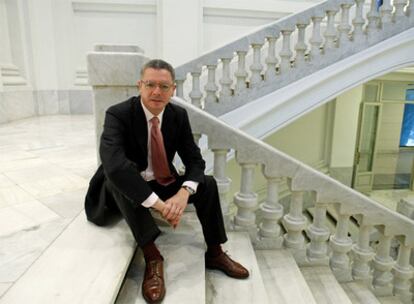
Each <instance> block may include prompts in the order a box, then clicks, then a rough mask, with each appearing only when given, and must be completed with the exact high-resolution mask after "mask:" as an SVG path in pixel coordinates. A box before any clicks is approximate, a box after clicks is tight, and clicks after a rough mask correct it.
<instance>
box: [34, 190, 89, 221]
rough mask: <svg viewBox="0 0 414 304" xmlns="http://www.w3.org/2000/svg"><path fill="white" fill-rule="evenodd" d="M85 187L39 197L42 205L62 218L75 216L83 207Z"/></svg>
mask: <svg viewBox="0 0 414 304" xmlns="http://www.w3.org/2000/svg"><path fill="white" fill-rule="evenodd" d="M85 194H86V188H81V189H79V190H75V191H71V192H62V193H59V194H56V195H52V196H48V197H43V198H40V199H39V201H41V202H42V203H43V204H44V205H46V206H47V207H48V208H50V209H51V210H53V211H54V212H56V213H57V214H58V215H59V216H61V217H62V218H68V219H70V218H74V217H76V216H77V215H78V214H79V213H80V212H81V211H82V210H83V207H84V202H85Z"/></svg>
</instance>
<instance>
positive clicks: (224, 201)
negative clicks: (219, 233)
mask: <svg viewBox="0 0 414 304" xmlns="http://www.w3.org/2000/svg"><path fill="white" fill-rule="evenodd" d="M212 151H213V153H214V173H213V175H214V178H215V179H216V182H217V187H218V192H219V196H220V204H221V210H222V211H223V217H224V223H225V224H226V227H229V225H230V209H229V201H228V193H229V189H230V183H231V179H230V178H228V177H227V176H226V164H227V153H228V150H227V149H212Z"/></svg>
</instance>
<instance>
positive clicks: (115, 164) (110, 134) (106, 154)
mask: <svg viewBox="0 0 414 304" xmlns="http://www.w3.org/2000/svg"><path fill="white" fill-rule="evenodd" d="M121 117H122V115H121V113H117V111H115V109H113V108H110V109H108V111H107V112H106V114H105V123H104V128H103V133H102V136H101V142H100V147H99V154H100V157H101V161H102V166H103V168H104V172H105V176H106V178H107V179H108V180H109V181H110V182H111V183H112V184H113V185H114V186H115V187H116V188H117V189H118V190H119V191H120V192H121V193H122V194H123V195H125V196H126V197H127V198H128V199H129V200H131V201H133V202H136V203H137V204H141V203H142V202H143V201H144V200H145V199H147V198H148V197H149V196H150V194H151V193H152V190H151V188H150V187H149V186H148V185H147V183H146V182H145V180H144V179H143V178H142V176H141V175H140V172H139V170H138V167H137V165H136V164H135V163H134V162H132V161H131V160H129V159H128V158H127V156H126V153H125V140H126V134H127V133H128V130H126V128H127V126H126V124H125V119H121Z"/></svg>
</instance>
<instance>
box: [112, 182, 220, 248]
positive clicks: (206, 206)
mask: <svg viewBox="0 0 414 304" xmlns="http://www.w3.org/2000/svg"><path fill="white" fill-rule="evenodd" d="M183 181H184V180H183V177H181V176H179V177H177V180H176V181H175V182H174V183H172V184H170V185H168V186H162V185H160V184H158V183H157V182H156V181H150V182H148V185H149V186H150V187H151V189H152V190H153V191H154V192H155V193H156V194H157V195H158V196H159V197H160V198H161V199H162V200H164V201H165V200H167V199H168V198H170V197H171V196H173V195H174V194H176V193H177V192H178V190H179V189H180V188H181V186H182V184H183ZM105 186H106V189H107V190H108V191H109V192H110V193H111V194H112V196H113V197H114V199H115V202H116V205H117V206H118V209H119V210H120V212H121V214H122V216H123V217H124V218H125V220H126V222H127V224H128V226H129V227H130V228H131V230H132V233H133V235H134V237H135V240H136V242H137V244H138V246H140V247H141V248H142V247H143V246H145V245H146V244H147V243H149V242H151V241H154V240H155V239H156V238H157V237H158V236H159V234H160V233H161V231H160V229H159V228H158V226H157V224H156V223H155V220H154V218H153V217H152V215H151V212H150V210H149V209H148V208H145V207H143V206H142V205H141V202H133V201H131V200H129V199H128V198H127V197H125V196H124V195H123V194H122V193H120V192H119V191H118V190H117V188H116V187H115V186H114V185H113V184H111V183H110V182H109V181H106V182H105ZM189 203H192V204H194V207H195V209H196V213H197V217H198V219H199V221H200V223H201V227H202V230H203V235H204V240H205V242H206V244H207V245H214V244H223V243H225V242H226V241H227V236H226V231H225V227H224V221H223V215H222V211H221V206H220V201H219V195H218V189H217V183H216V180H215V179H214V177H212V176H205V181H204V183H200V184H199V185H198V188H197V192H196V193H195V194H194V195H192V196H190V198H189Z"/></svg>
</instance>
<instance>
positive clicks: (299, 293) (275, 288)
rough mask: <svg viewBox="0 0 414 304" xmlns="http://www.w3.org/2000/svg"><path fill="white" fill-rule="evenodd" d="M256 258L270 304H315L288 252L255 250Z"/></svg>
mask: <svg viewBox="0 0 414 304" xmlns="http://www.w3.org/2000/svg"><path fill="white" fill-rule="evenodd" d="M256 256H257V260H258V262H259V267H260V271H261V273H262V277H263V280H264V283H265V286H266V291H267V294H268V297H269V302H270V303H280V304H291V303H295V304H316V301H315V299H314V298H313V295H312V292H311V290H310V289H309V286H308V285H307V283H306V281H305V279H304V277H303V275H302V273H301V271H300V269H299V267H298V265H297V264H296V261H295V259H294V258H293V256H292V254H291V253H290V251H288V250H286V249H279V250H257V251H256Z"/></svg>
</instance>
